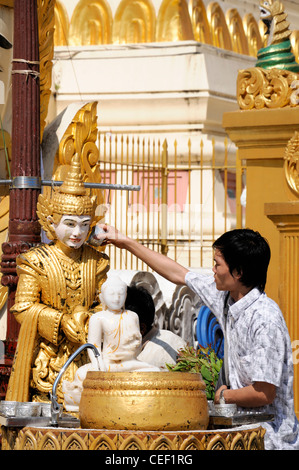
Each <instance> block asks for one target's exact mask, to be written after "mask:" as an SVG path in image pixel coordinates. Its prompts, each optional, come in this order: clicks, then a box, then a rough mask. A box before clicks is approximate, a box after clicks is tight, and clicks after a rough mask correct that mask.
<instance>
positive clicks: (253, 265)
mask: <svg viewBox="0 0 299 470" xmlns="http://www.w3.org/2000/svg"><path fill="white" fill-rule="evenodd" d="M213 248H214V249H218V250H219V251H220V253H221V254H222V256H223V258H224V260H225V262H226V263H227V265H228V267H229V271H230V273H231V274H233V271H234V270H236V271H237V273H238V274H241V278H240V282H241V283H242V284H243V285H244V286H246V287H251V288H253V287H257V288H258V289H259V290H260V291H261V292H263V291H264V289H265V285H266V280H267V270H268V266H269V262H270V257H271V251H270V247H269V244H268V242H267V241H266V240H265V238H263V237H262V236H261V235H260V233H259V232H255V231H254V230H251V229H235V230H231V231H229V232H225V233H224V234H223V235H221V236H220V237H219V238H218V239H217V240H216V241H215V242H214V243H213Z"/></svg>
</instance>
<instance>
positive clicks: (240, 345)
mask: <svg viewBox="0 0 299 470" xmlns="http://www.w3.org/2000/svg"><path fill="white" fill-rule="evenodd" d="M185 281H186V284H187V286H188V287H189V288H190V289H191V290H193V291H194V292H195V293H196V294H198V296H199V297H200V299H201V302H202V304H203V305H206V306H207V307H209V309H210V310H211V311H212V312H213V313H214V315H215V316H216V317H217V319H218V321H219V323H220V325H221V327H222V329H223V331H224V334H225V336H226V342H227V347H228V370H229V381H230V387H231V388H232V389H238V388H242V387H246V386H247V385H250V384H252V383H254V382H267V383H271V384H273V385H275V386H276V397H275V400H274V402H273V403H272V404H271V405H268V406H266V407H263V408H258V411H265V412H267V413H271V414H274V421H271V422H268V423H262V425H263V427H264V428H265V429H266V431H267V432H266V435H265V448H266V449H298V450H299V424H298V420H297V418H296V415H295V412H294V397H293V377H294V373H293V360H292V348H291V341H290V337H289V333H288V330H287V326H286V323H285V320H284V318H283V315H282V312H281V310H280V309H279V307H278V305H277V304H276V303H275V302H274V301H273V300H271V299H269V297H267V295H266V294H265V293H261V292H260V291H259V290H258V289H256V288H254V289H252V290H251V291H250V292H248V294H247V295H245V296H244V297H243V298H242V299H240V300H239V301H238V302H233V300H232V299H231V298H229V299H228V304H227V305H228V309H227V319H226V328H225V327H224V325H225V319H224V302H225V298H226V296H227V292H224V291H219V290H217V288H216V284H215V281H214V277H213V276H207V275H203V274H200V273H197V272H192V271H189V272H188V273H187V274H186V278H185ZM247 410H248V409H247ZM255 410H257V409H255Z"/></svg>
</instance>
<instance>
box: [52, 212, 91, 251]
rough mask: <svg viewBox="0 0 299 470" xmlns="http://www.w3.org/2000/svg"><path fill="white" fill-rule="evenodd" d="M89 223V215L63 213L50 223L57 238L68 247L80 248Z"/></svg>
mask: <svg viewBox="0 0 299 470" xmlns="http://www.w3.org/2000/svg"><path fill="white" fill-rule="evenodd" d="M90 223H91V217H90V216H89V215H63V216H62V217H61V219H60V221H59V223H58V224H54V223H53V224H52V226H53V227H54V229H55V233H56V236H57V239H58V240H59V241H60V242H62V243H63V244H64V245H66V246H68V247H69V248H80V247H81V246H82V245H83V243H84V242H85V240H86V238H87V235H88V232H89V228H90Z"/></svg>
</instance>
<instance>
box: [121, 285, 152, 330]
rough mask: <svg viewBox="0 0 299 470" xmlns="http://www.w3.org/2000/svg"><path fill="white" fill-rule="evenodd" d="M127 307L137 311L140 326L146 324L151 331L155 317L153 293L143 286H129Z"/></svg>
mask: <svg viewBox="0 0 299 470" xmlns="http://www.w3.org/2000/svg"><path fill="white" fill-rule="evenodd" d="M125 308H126V309H127V310H132V311H133V312H136V313H137V315H138V317H139V323H140V326H141V325H142V324H144V325H145V327H146V331H149V330H150V329H151V327H152V325H153V323H154V319H155V304H154V301H153V298H152V296H151V294H150V293H149V292H148V291H147V290H146V289H145V288H144V287H142V286H138V287H137V286H135V285H132V286H128V289H127V298H126V302H125Z"/></svg>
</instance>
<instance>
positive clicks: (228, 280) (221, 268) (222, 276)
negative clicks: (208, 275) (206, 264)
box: [213, 249, 239, 292]
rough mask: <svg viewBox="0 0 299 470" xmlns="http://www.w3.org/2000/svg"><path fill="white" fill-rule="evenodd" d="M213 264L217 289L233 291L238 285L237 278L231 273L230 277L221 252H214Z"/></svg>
mask: <svg viewBox="0 0 299 470" xmlns="http://www.w3.org/2000/svg"><path fill="white" fill-rule="evenodd" d="M214 263H215V264H214V267H213V273H214V279H215V282H216V287H217V289H218V290H223V291H230V292H232V291H234V290H235V289H236V287H237V286H238V284H239V276H238V275H237V273H233V274H234V275H233V276H232V275H231V273H230V271H229V267H228V265H227V263H226V261H225V260H224V258H223V256H222V254H221V252H220V251H219V250H217V249H216V250H215V252H214ZM235 274H236V276H235Z"/></svg>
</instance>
